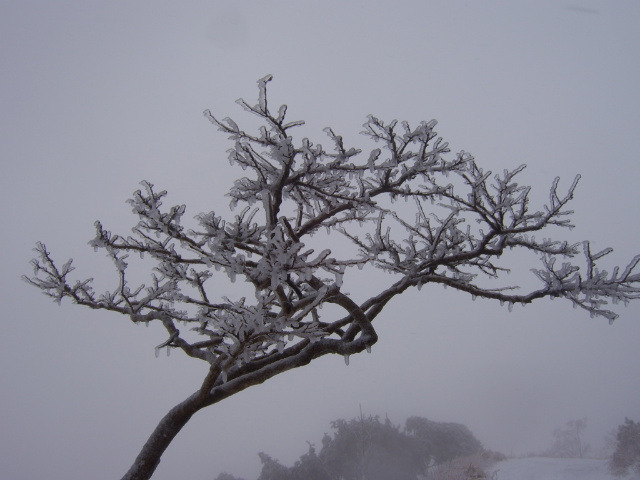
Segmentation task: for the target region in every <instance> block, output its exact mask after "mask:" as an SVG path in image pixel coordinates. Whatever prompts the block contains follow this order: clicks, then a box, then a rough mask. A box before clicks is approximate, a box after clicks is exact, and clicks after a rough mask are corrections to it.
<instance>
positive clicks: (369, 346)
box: [366, 345, 371, 353]
mask: <svg viewBox="0 0 640 480" xmlns="http://www.w3.org/2000/svg"><path fill="white" fill-rule="evenodd" d="M366 348H367V353H371V345H367V347H366Z"/></svg>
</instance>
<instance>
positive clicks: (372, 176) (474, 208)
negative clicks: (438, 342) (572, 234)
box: [25, 75, 640, 385]
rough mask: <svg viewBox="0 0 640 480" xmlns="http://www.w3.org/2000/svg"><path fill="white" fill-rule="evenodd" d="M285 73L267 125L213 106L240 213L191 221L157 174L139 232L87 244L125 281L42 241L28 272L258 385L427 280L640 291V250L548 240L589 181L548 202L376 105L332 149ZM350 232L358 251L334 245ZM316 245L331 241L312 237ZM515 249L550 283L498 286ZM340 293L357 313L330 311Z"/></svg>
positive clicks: (262, 88)
mask: <svg viewBox="0 0 640 480" xmlns="http://www.w3.org/2000/svg"><path fill="white" fill-rule="evenodd" d="M271 79H272V77H271V76H270V75H269V76H266V77H264V78H262V79H260V80H259V81H258V102H257V104H255V105H251V104H249V103H247V102H245V101H244V100H242V99H241V100H238V104H239V105H240V106H241V107H242V108H243V109H244V110H245V111H247V112H249V113H251V114H252V115H254V116H257V117H258V118H259V119H260V121H261V126H260V127H259V128H258V129H257V131H255V132H249V131H247V130H245V129H243V128H242V127H241V126H240V125H239V123H237V122H236V121H234V120H232V119H231V118H229V117H225V118H223V119H222V120H218V118H217V117H215V116H214V115H213V114H212V113H211V112H210V111H209V110H207V111H205V116H206V117H207V118H208V119H209V120H210V121H211V122H212V123H213V124H214V125H215V126H216V127H217V128H218V130H220V131H222V132H223V133H225V134H226V135H227V136H228V138H229V140H230V142H231V149H230V150H229V153H228V159H229V161H230V162H231V164H232V165H234V166H239V167H240V170H239V173H241V175H242V176H240V177H239V178H238V179H237V180H236V181H235V182H234V183H233V185H232V186H231V188H230V191H229V197H230V198H231V206H232V208H235V209H236V212H237V213H235V215H231V216H229V217H228V218H227V217H225V216H224V215H220V214H218V213H216V212H206V213H201V214H199V215H197V216H196V217H195V222H194V224H193V225H191V226H190V227H186V226H185V225H184V223H185V221H184V219H185V214H186V206H185V205H174V206H170V207H167V206H165V204H164V203H165V202H166V199H167V192H166V191H157V190H156V189H155V188H154V186H153V185H152V184H151V183H149V182H146V181H145V182H142V188H141V189H140V190H137V191H135V192H134V193H133V196H132V198H131V199H130V200H129V201H128V203H129V205H130V206H131V208H132V211H133V213H134V214H135V215H136V216H137V217H138V221H137V223H136V224H135V225H134V226H133V228H132V231H131V234H130V235H126V236H122V235H117V234H113V233H111V232H110V231H108V230H106V229H105V228H104V227H103V226H102V224H101V223H100V222H96V236H95V238H94V239H93V240H91V241H90V242H89V244H90V246H92V247H93V248H94V249H95V250H102V251H104V252H105V254H106V255H107V256H108V257H109V258H111V260H112V261H113V265H114V270H115V272H114V273H115V288H114V289H113V290H110V291H105V292H103V293H101V294H97V293H95V292H94V291H93V289H92V279H90V278H89V279H86V280H79V281H74V280H71V278H70V277H71V275H70V274H71V272H72V271H73V267H72V266H71V261H68V262H67V263H65V264H64V265H62V266H61V267H58V266H57V264H56V262H55V261H54V260H53V258H52V257H51V255H50V253H49V252H48V251H47V249H46V248H45V246H44V245H43V244H40V243H39V244H38V245H37V247H36V259H35V260H33V262H32V264H33V267H34V273H33V275H32V276H29V277H25V278H26V280H27V281H28V282H29V283H30V284H32V285H34V286H35V287H37V288H39V289H40V290H41V291H42V292H43V293H45V294H46V295H48V296H50V297H52V298H53V299H54V300H55V301H57V302H60V301H62V300H63V299H64V298H68V299H70V300H71V301H73V302H75V303H78V304H80V305H84V306H87V307H90V308H94V309H105V310H111V311H115V312H118V313H121V314H124V315H127V316H128V317H129V318H130V319H131V320H132V321H133V322H134V323H137V324H139V323H148V322H152V321H156V322H159V323H160V324H162V325H163V326H164V328H165V329H166V331H167V340H166V341H165V342H163V343H162V344H160V345H159V346H158V348H159V349H160V348H162V349H167V350H169V349H175V348H177V349H180V350H182V351H183V352H185V353H186V354H187V355H189V356H192V357H194V358H198V359H201V360H204V361H206V362H208V363H209V364H210V365H211V368H212V369H213V370H212V371H215V372H217V374H219V375H218V377H216V378H217V379H218V380H215V381H216V382H218V383H217V385H219V384H220V382H221V383H225V382H232V381H235V380H234V379H240V378H244V377H243V375H250V376H251V378H252V379H253V380H251V381H252V382H253V381H259V379H260V378H262V377H260V375H258V374H257V373H256V372H259V371H260V372H263V373H264V372H267V371H269V372H271V371H272V370H269V369H271V368H275V367H273V365H276V364H277V365H283V366H282V367H278V368H285V366H287V365H288V366H287V367H286V368H290V367H291V366H297V365H300V364H303V363H305V362H308V361H310V360H311V359H312V358H315V357H316V356H319V355H321V354H322V355H323V354H326V353H340V354H344V355H348V354H351V353H357V352H358V351H362V350H364V349H368V348H370V346H371V344H372V343H374V342H375V340H376V338H377V336H376V333H375V330H374V329H373V326H372V324H371V322H372V321H373V319H374V318H376V317H377V316H378V315H379V314H380V312H381V311H382V310H383V308H384V307H385V306H386V305H387V303H388V302H389V301H390V300H391V299H393V298H394V297H395V296H397V295H400V294H402V293H403V292H405V291H406V290H407V289H408V288H413V287H418V288H420V287H423V286H424V285H427V284H436V285H444V286H449V287H452V288H455V289H457V290H460V291H461V292H465V293H467V294H469V295H472V296H474V297H484V298H488V299H495V300H498V301H500V302H507V303H515V302H521V303H529V302H531V301H533V300H536V299H539V298H555V297H561V298H565V299H567V300H569V301H570V302H571V303H572V304H573V305H574V306H576V307H579V308H582V309H585V310H586V311H588V312H589V313H590V314H591V315H595V316H602V317H605V318H607V319H609V320H610V321H612V320H613V319H614V318H615V317H616V313H614V312H613V311H611V310H610V309H609V308H608V307H607V306H608V305H609V304H617V303H623V304H625V303H627V302H628V301H630V300H635V299H637V298H639V297H640V288H639V285H640V274H639V273H638V263H639V262H640V256H639V257H635V258H634V259H633V260H632V261H631V262H630V263H629V264H628V265H627V266H626V267H625V268H624V269H620V268H617V267H614V268H612V269H611V271H610V272H611V273H608V272H607V271H606V270H601V269H600V268H599V266H598V265H597V264H598V263H599V262H600V261H601V260H602V259H603V258H604V257H605V256H606V255H607V254H608V253H609V252H610V251H611V250H610V249H606V250H603V251H601V252H599V253H595V254H594V253H592V252H591V248H590V245H589V243H588V242H586V243H584V244H583V249H582V256H581V255H580V244H570V243H568V242H566V241H564V240H563V239H561V238H560V239H552V238H547V236H550V232H549V227H551V226H553V227H561V228H570V227H572V223H571V215H572V213H573V212H572V210H571V209H569V208H568V205H569V203H570V201H571V200H572V198H573V196H574V194H575V191H576V188H577V185H578V181H579V177H576V178H575V180H574V181H573V182H572V184H571V185H570V186H569V188H568V189H567V190H566V191H564V190H563V189H561V188H560V182H559V179H555V180H554V181H553V183H552V185H551V187H550V190H549V198H548V201H547V203H546V204H545V205H540V206H538V207H534V206H532V204H531V199H530V192H531V187H530V186H527V185H522V184H520V183H519V181H520V178H521V177H522V175H523V172H524V171H525V166H524V165H521V166H518V167H516V168H514V169H512V170H504V171H503V172H502V173H499V174H493V173H492V172H490V171H486V170H484V169H482V168H481V167H480V166H479V165H478V164H477V163H476V160H475V159H474V158H473V157H472V156H471V155H470V154H468V153H467V152H464V151H461V152H459V153H456V154H451V151H450V147H449V144H448V143H447V142H445V141H444V140H443V139H442V138H441V137H439V136H438V134H437V133H436V131H435V130H434V129H435V127H436V125H437V122H436V121H435V120H431V121H428V122H421V123H420V124H419V125H418V126H416V127H412V126H411V125H410V124H409V123H407V122H398V121H396V120H394V121H391V122H384V121H383V120H381V119H379V118H377V117H375V116H373V115H370V116H369V117H368V118H367V121H366V122H365V124H364V131H363V132H362V133H363V134H364V136H365V137H366V138H368V139H369V140H372V141H373V143H375V148H372V149H370V150H368V151H366V150H365V149H364V148H356V147H349V146H347V145H345V140H344V138H343V137H342V136H340V135H338V134H337V133H336V132H335V131H334V130H333V129H332V128H326V129H325V130H324V133H325V134H326V136H327V137H328V142H329V143H328V145H330V147H329V149H325V147H324V146H323V145H322V144H321V143H319V142H316V141H312V140H310V139H308V138H302V139H299V140H298V139H295V138H294V137H293V136H292V135H291V129H293V128H294V127H296V126H299V125H302V124H303V123H304V122H302V121H299V120H294V121H287V118H286V116H287V113H288V109H287V106H286V105H282V106H280V107H279V108H277V110H275V113H274V110H272V105H271V104H270V102H269V96H268V91H267V84H268V82H269V81H271ZM398 200H405V201H407V202H406V203H404V202H403V203H401V204H398V203H396V202H397V201H398ZM397 205H402V207H398V206H397ZM555 231H557V229H556V230H555ZM538 232H540V233H538ZM331 235H333V236H332V237H331ZM312 236H317V237H316V238H314V239H313V240H311V237H312ZM336 237H338V238H339V239H341V240H342V241H344V240H345V239H346V240H347V241H348V242H349V244H350V245H351V247H353V248H352V249H351V250H349V251H347V250H348V249H345V250H344V251H333V246H334V245H336V242H335V241H334V239H335V238H336ZM540 238H542V239H540ZM318 240H319V241H318ZM318 243H320V244H322V245H324V247H323V248H321V249H317V250H316V249H314V248H312V247H311V246H310V245H312V244H313V245H317V244H318ZM511 250H527V251H529V252H533V253H534V254H537V255H538V256H539V257H540V261H541V263H542V267H541V268H532V269H531V270H532V271H533V273H534V275H535V277H536V278H537V279H538V280H539V281H540V283H541V286H540V288H538V289H535V290H532V291H530V292H525V293H516V289H517V287H518V286H517V285H507V286H498V287H496V286H494V285H490V284H487V283H486V282H485V280H487V279H488V280H492V279H493V280H495V279H500V278H502V277H503V276H504V274H505V273H506V272H507V271H509V269H510V268H514V267H516V266H517V265H516V264H511V263H510V262H509V253H510V251H511ZM134 257H140V259H141V260H140V261H141V262H148V263H149V264H150V268H149V269H148V274H149V275H148V276H149V280H148V281H147V282H146V283H145V284H135V285H130V279H129V277H130V275H129V263H130V262H131V261H132V258H134ZM580 258H583V260H582V261H580ZM363 266H373V267H377V268H379V269H382V270H384V271H385V272H388V273H390V274H392V275H393V277H392V278H393V283H392V284H390V285H387V286H386V287H383V288H381V289H380V290H379V291H371V293H370V295H369V298H366V299H359V300H356V299H353V298H351V297H350V296H349V295H348V294H347V293H344V291H343V282H346V281H348V279H349V277H348V273H349V271H350V269H352V268H354V267H356V268H362V267H363ZM212 279H213V280H212ZM224 279H226V280H227V281H228V282H229V283H233V282H237V286H236V287H232V289H235V290H237V292H240V293H241V295H237V296H236V297H234V298H230V296H229V295H225V294H223V293H221V292H220V281H221V280H224ZM372 288H373V287H372ZM247 292H248V295H247ZM358 302H359V303H358ZM326 304H334V305H336V306H338V307H339V308H341V309H343V310H344V312H343V314H342V315H340V316H339V318H323V315H321V308H322V307H323V305H326ZM328 310H329V311H330V312H333V310H331V309H328ZM333 314H334V313H330V315H333ZM183 326H184V327H185V328H183ZM178 327H180V328H178ZM293 359H297V360H293ZM214 367H215V368H214ZM264 375H267V373H264ZM247 378H249V377H247ZM237 381H240V380H237ZM214 383H215V382H214ZM214 383H212V385H213V384H214ZM234 385H235V384H234Z"/></svg>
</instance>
